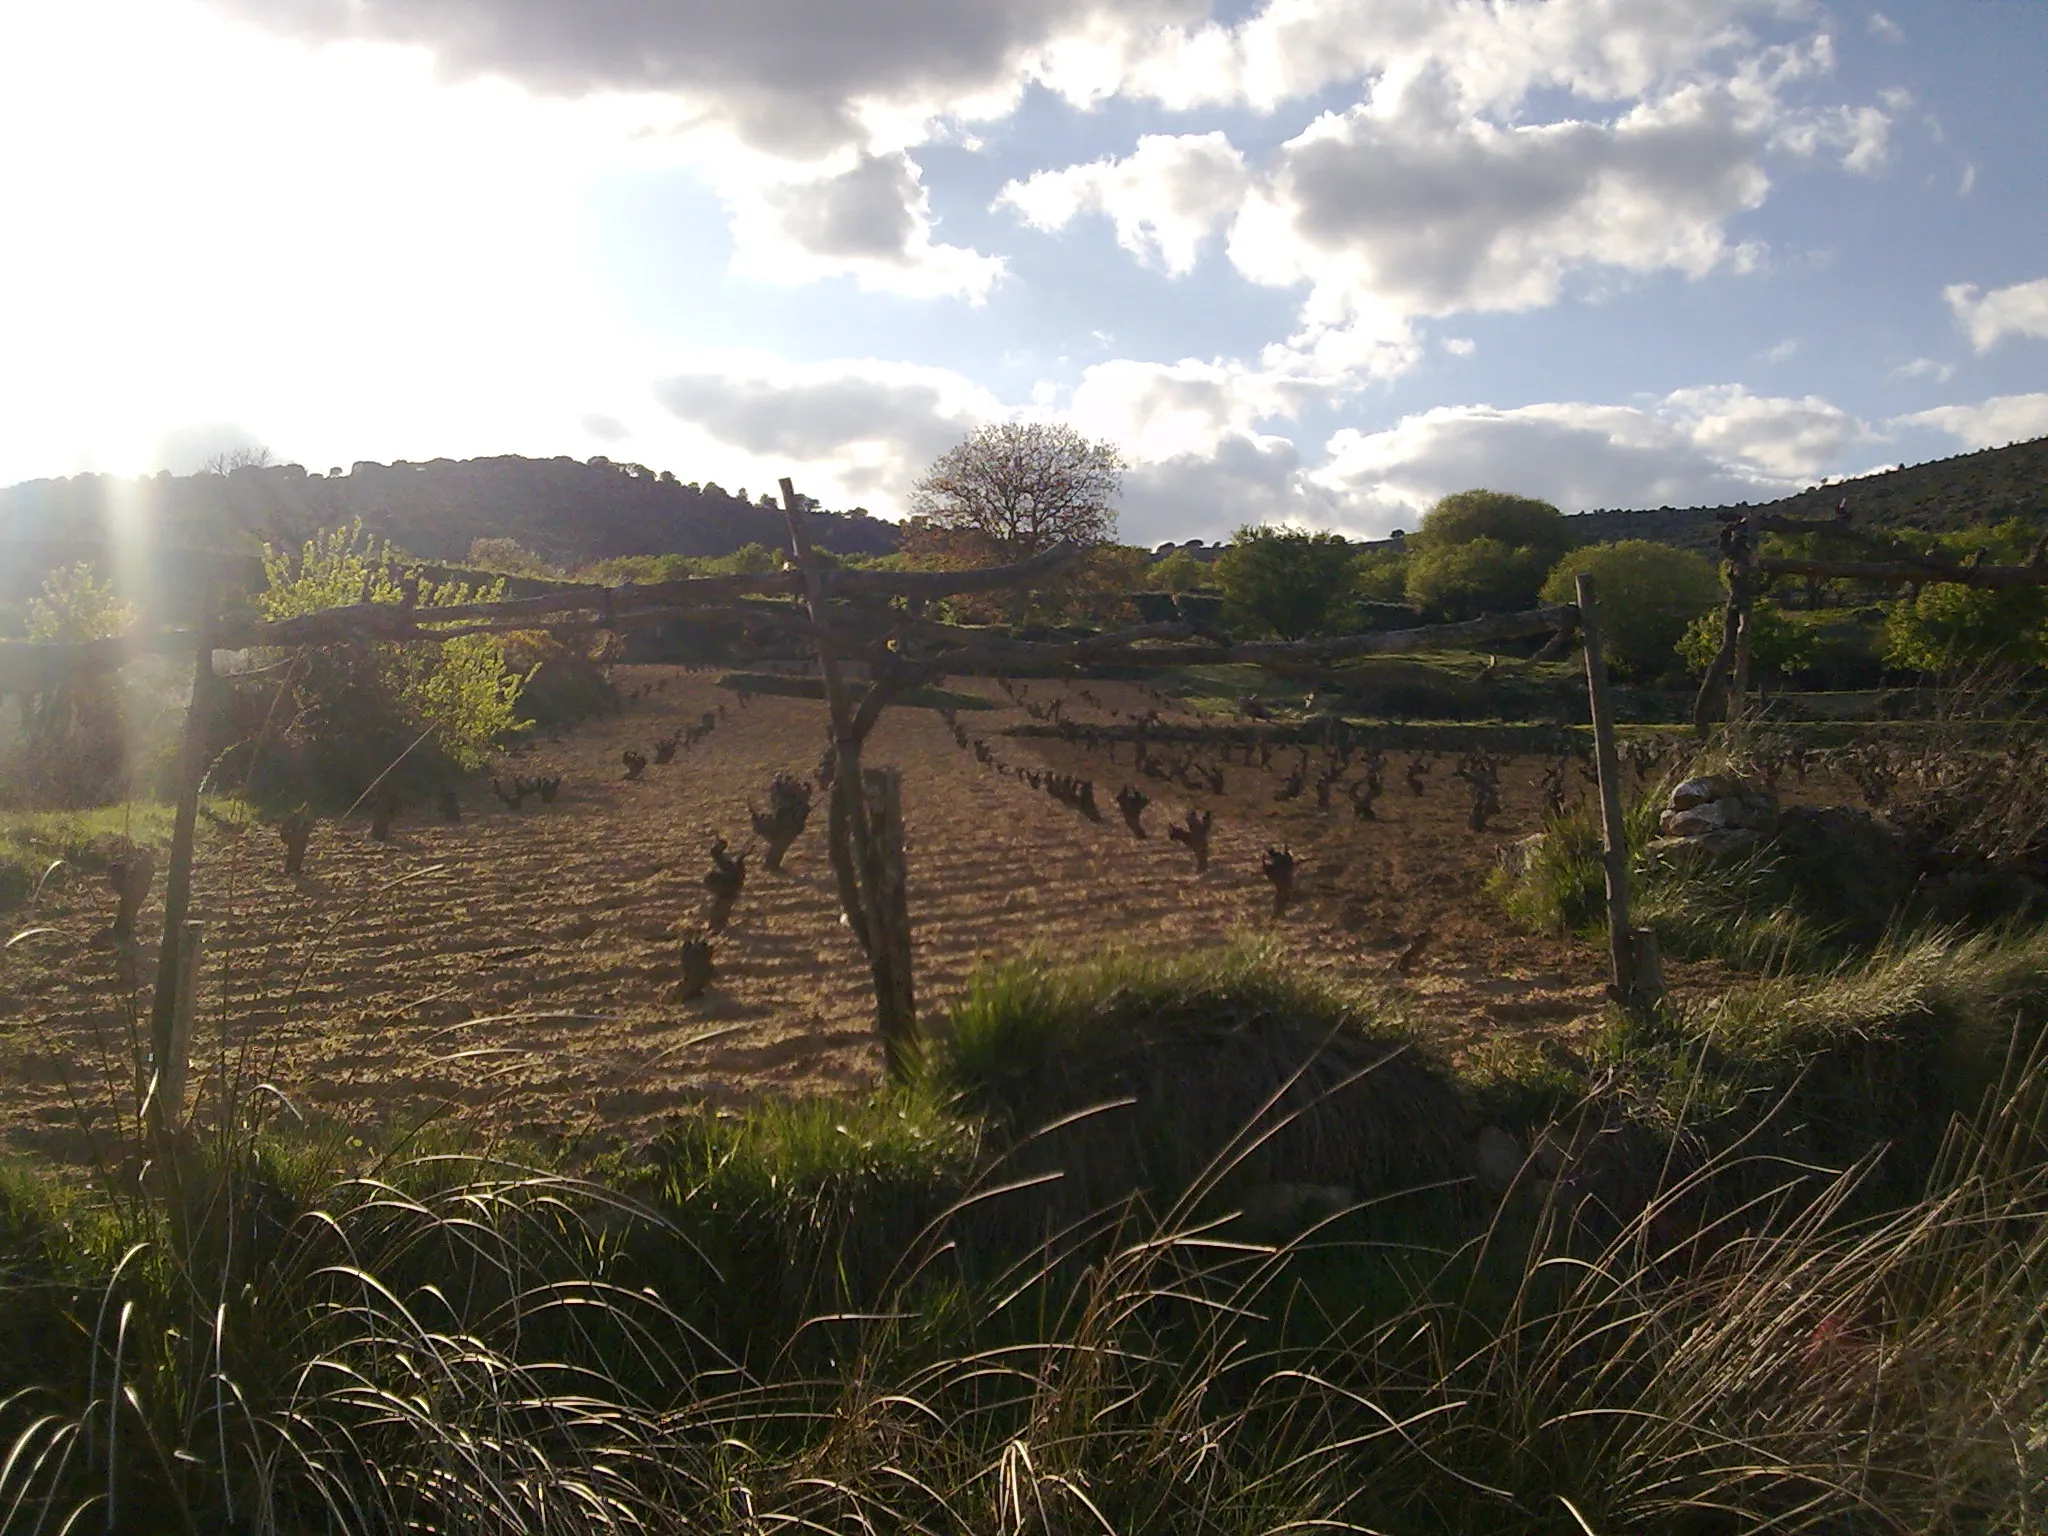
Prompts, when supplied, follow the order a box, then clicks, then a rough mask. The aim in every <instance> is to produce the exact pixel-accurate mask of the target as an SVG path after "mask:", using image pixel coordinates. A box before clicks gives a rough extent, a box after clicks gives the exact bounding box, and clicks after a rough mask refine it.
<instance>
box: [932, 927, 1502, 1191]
mask: <svg viewBox="0 0 2048 1536" xmlns="http://www.w3.org/2000/svg"><path fill="white" fill-rule="evenodd" d="M929 1086H930V1087H931V1089H932V1090H933V1091H935V1092H936V1093H938V1094H940V1095H942V1096H946V1097H949V1098H951V1099H952V1100H953V1101H954V1102H956V1103H958V1104H959V1105H960V1106H962V1107H963V1108H964V1109H966V1110H967V1111H968V1112H970V1113H973V1114H976V1115H979V1116H982V1117H985V1118H986V1119H987V1120H988V1121H989V1122H990V1123H991V1125H993V1126H995V1127H997V1128H999V1130H1000V1133H1001V1134H1002V1135H1003V1136H1004V1137H1005V1139H1006V1140H1007V1141H1008V1143H1009V1145H1010V1146H1011V1148H1012V1153H1011V1156H1012V1158H1013V1160H1015V1161H1017V1162H1018V1163H1019V1164H1020V1165H1021V1166H1024V1167H1032V1168H1035V1167H1039V1166H1045V1167H1055V1166H1056V1167H1058V1168H1059V1169H1060V1170H1061V1171H1062V1175H1063V1181H1064V1182H1065V1183H1066V1185H1067V1187H1068V1190H1069V1198H1070V1199H1072V1200H1074V1201H1076V1202H1078V1203H1080V1204H1081V1205H1084V1206H1087V1207H1089V1208H1094V1207H1097V1206H1101V1205H1104V1204H1108V1203H1113V1202H1115V1201H1118V1200H1122V1199H1124V1198H1127V1197H1128V1196H1130V1195H1132V1194H1143V1195H1146V1196H1149V1197H1153V1198H1157V1199H1162V1200H1164V1201H1166V1202H1171V1201H1173V1200H1176V1199H1178V1198H1179V1197H1180V1196H1181V1195H1182V1194H1184V1193H1185V1192H1186V1191H1188V1190H1190V1189H1192V1188H1194V1187H1195V1186H1196V1185H1197V1184H1198V1183H1200V1182H1201V1181H1202V1180H1203V1179H1204V1178H1205V1177H1206V1176H1212V1175H1214V1174H1216V1173H1218V1172H1219V1171H1221V1170H1222V1169H1224V1168H1225V1167H1226V1166H1227V1168H1228V1172H1229V1180H1228V1182H1230V1183H1232V1184H1234V1185H1235V1186H1237V1187H1243V1186H1245V1185H1248V1184H1249V1185H1256V1184H1259V1183H1290V1184H1310V1185H1323V1186H1332V1187H1342V1188H1344V1189H1348V1190H1351V1191H1354V1192H1356V1193H1357V1194H1360V1195H1377V1194H1386V1193H1390V1192H1393V1191H1397V1190H1403V1189H1410V1188H1415V1187H1418V1186H1426V1185H1434V1184H1438V1183H1441V1182H1442V1181H1444V1180H1446V1179H1454V1178H1457V1177H1459V1176H1461V1175H1462V1173H1463V1172H1464V1168H1465V1154H1464V1147H1465V1140H1464V1125H1463V1112H1462V1109H1461V1106H1460V1103H1459V1100H1458V1096H1457V1093H1456V1090H1455V1089H1454V1087H1453V1085H1452V1082H1451V1079H1450V1077H1449V1074H1448V1072H1447V1070H1446V1069H1445V1068H1443V1067H1442V1066H1441V1065H1439V1064H1438V1063H1437V1062H1436V1061H1435V1060H1433V1059H1432V1058H1431V1057H1430V1056H1429V1054H1428V1053H1427V1052H1426V1051H1425V1050H1424V1049H1423V1048H1422V1047H1421V1046H1420V1045H1419V1044H1418V1043H1417V1042H1416V1040H1415V1039H1414V1038H1413V1037H1412V1035H1410V1034H1409V1033H1408V1032H1407V1030H1406V1029H1405V1028H1404V1027H1403V1026H1401V1025H1399V1024H1398V1023H1397V1022H1395V1021H1394V1020H1393V1018H1392V1015H1391V1014H1390V1013H1389V1012H1388V1011H1386V1010H1385V1009H1384V1008H1382V1007H1380V1006H1378V1005H1377V1004H1376V1000H1375V999H1373V998H1371V997H1369V996H1366V995H1363V994H1356V993H1350V992H1346V991H1344V990H1342V989H1340V988H1337V987H1335V986H1332V985H1329V984H1327V983H1325V982H1323V981H1321V980H1318V979H1316V978H1314V977H1311V976H1307V975H1304V974H1303V973H1302V972H1301V971H1300V969H1299V968H1298V967H1293V966H1289V965H1288V964H1287V963H1286V962H1285V961H1284V960H1283V958H1282V956H1281V955H1280V954H1279V953H1278V951H1277V950H1273V949H1270V948H1266V947H1261V946H1259V945H1256V944H1242V945H1239V946H1236V947H1233V948H1230V949H1226V950H1223V951H1220V952H1217V953H1213V954H1203V955H1193V956H1181V957H1174V958H1161V957H1146V956H1137V955H1130V954H1115V953H1112V954H1109V955H1105V956H1102V957H1100V958H1097V959H1095V960H1092V961H1087V962H1083V963H1081V964H1076V965H1060V966H1055V965H1053V964H1051V963H1049V962H1048V961H1046V960H1045V959H1043V958H1026V959H1022V960H1018V961H1013V962H1010V963H1008V964H1004V965H999V966H994V967H990V968H987V969H984V970H983V971H981V972H980V973H979V974H978V975H976V977H975V978H974V979H973V981H972V983H971V984H970V986H969V988H968V992H967V995H966V997H965V998H964V999H962V1000H961V1002H960V1003H958V1004H957V1005H956V1006H955V1007H954V1009H953V1010H952V1012H951V1014H950V1015H949V1017H948V1020H947V1026H946V1031H945V1035H944V1039H943V1043H942V1044H941V1045H940V1046H939V1048H938V1049H937V1051H936V1053H935V1055H934V1058H933V1061H932V1063H931V1064H930V1068H929Z"/></svg>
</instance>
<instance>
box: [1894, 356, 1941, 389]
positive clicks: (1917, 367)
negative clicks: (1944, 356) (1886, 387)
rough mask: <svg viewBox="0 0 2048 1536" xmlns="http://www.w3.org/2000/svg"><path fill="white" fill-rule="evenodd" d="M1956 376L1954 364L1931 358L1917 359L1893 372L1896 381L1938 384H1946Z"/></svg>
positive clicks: (1902, 364)
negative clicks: (1932, 382) (1930, 380)
mask: <svg viewBox="0 0 2048 1536" xmlns="http://www.w3.org/2000/svg"><path fill="white" fill-rule="evenodd" d="M1955 374H1956V365H1955V364H1954V363H1941V362H1936V361H1935V360H1934V359H1933V358H1931V357H1916V358H1914V359H1913V360H1912V361H1911V362H1909V363H1901V364H1899V366H1898V367H1896V368H1894V369H1893V370H1892V377H1893V378H1895V379H1932V380H1934V382H1935V383H1937V384H1946V383H1947V382H1948V381H1949V380H1950V379H1952V378H1954V377H1955Z"/></svg>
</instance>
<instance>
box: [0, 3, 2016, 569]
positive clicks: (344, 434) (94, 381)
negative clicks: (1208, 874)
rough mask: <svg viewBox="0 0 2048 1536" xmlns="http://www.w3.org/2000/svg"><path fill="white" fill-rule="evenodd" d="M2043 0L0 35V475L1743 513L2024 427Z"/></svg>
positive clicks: (20, 14) (190, 9)
mask: <svg viewBox="0 0 2048 1536" xmlns="http://www.w3.org/2000/svg"><path fill="white" fill-rule="evenodd" d="M2044 194H2048V3H2043V0H1916V3H1906V0H1886V3H1885V4H1883V5H1882V6H1881V7H1873V6H1870V5H1866V4H1861V3H1855V4H1851V3H1821V0H1491V3H1476V0H1475V3H1458V0H1249V3H1233V4H1230V5H1227V6H1220V7H1218V6H1211V5H1208V4H1205V3H1204V0H1114V3H1111V0H872V3H863V4H844V3H842V4H826V3H822V0H755V3H753V4H751V5H749V6H740V7H735V6H732V5H730V4H727V3H724V0H666V3H655V4H648V3H643V0H582V3H579V4H578V5H575V6H563V5H560V4H557V3H555V0H62V3H61V4H58V3H47V4H44V5H41V6H38V5H36V4H33V3H28V0H24V3H23V4H21V5H18V6H14V7H10V8H8V9H7V11H6V12H5V13H4V14H0V208H4V209H5V211H6V218H7V222H8V226H9V228H10V230H11V231H13V232H14V237H13V238H11V239H10V240H9V241H7V242H5V243H4V244H0V345H4V348H5V353H6V355H7V357H8V360H9V361H8V366H7V368H6V370H5V374H4V377H0V392H4V395H5V398H4V399H0V410H4V411H5V412H6V418H7V419H8V420H9V421H10V423H12V430H10V431H9V432H8V433H6V434H0V482H4V481H13V480H19V479H24V478H30V477H35V476H42V475H53V474H65V473H72V472H76V471H79V470H82V469H103V470H120V471H137V470H154V469H157V468H163V467H169V468H172V469H178V470H183V469H189V468H191V467H193V466H194V465H195V464H196V463H197V462H198V461H199V460H200V459H203V458H204V457H205V456H206V454H207V453H209V452H211V451H213V450H215V449H217V448H220V447H224V446H233V445H237V444H256V443H260V444H262V445H265V446H267V447H269V448H270V449H271V450H272V451H273V452H275V453H276V454H277V455H278V456H279V457H280V458H283V459H285V460H289V461H296V462H301V463H304V464H306V465H307V466H308V467H309V468H311V469H314V470H315V471H319V470H323V469H325V468H326V467H328V466H329V465H335V466H345V465H347V464H349V463H351V462H353V461H356V460H363V459H371V460H390V459H394V458H412V459H420V458H428V457H435V456H442V455H445V456H451V457H462V456H468V455H472V454H481V453H530V454H541V455H546V454H558V453H567V454H571V455H574V456H576V457H579V458H582V457H589V456H591V455H594V454H600V453H601V454H605V455H607V456H609V457H611V458H614V459H618V460H621V461H631V462H638V463H642V464H646V465H649V466H651V467H655V468H662V469H673V470H674V471H676V472H677V473H678V474H679V475H681V476H682V477H683V478H685V479H700V480H705V479H716V480H718V481H720V482H721V483H723V484H725V485H726V486H728V487H737V486H742V485H744V486H747V487H749V488H752V489H765V488H767V487H768V486H770V485H772V483H773V482H774V480H775V478H776V477H777V476H779V475H782V474H791V475H793V476H794V477H795V478H796V480H797V482H798V484H799V485H800V486H802V487H803V488H805V489H807V490H810V491H812V492H813V493H814V494H818V495H820V496H822V497H823V498H824V499H825V500H826V501H827V503H828V504H832V505H841V506H845V505H851V504H854V503H860V504H864V505H867V506H869V507H871V508H873V509H874V510H877V511H880V512H884V513H890V512H894V511H895V510H897V509H899V508H900V507H901V506H902V504H903V501H904V498H905V496H906V494H907V492H908V488H909V486H910V484H911V483H912V482H913V481H914V480H915V478H916V476H917V474H918V472H919V471H920V470H921V469H922V468H923V466H924V465H925V464H926V463H928V462H929V461H930V459H931V458H932V457H934V456H935V455H936V454H937V453H938V452H940V451H942V450H943V449H944V448H945V447H947V446H949V445H950V444H951V443H952V442H954V441H957V440H958V439H959V438H960V437H961V436H962V435H964V434H965V433H966V432H967V431H969V430H971V429H972V427H973V426H974V425H976V424H977V423H979V422H983V421H989V420H995V419H1002V418H1011V417H1020V416H1021V417H1039V418H1057V419H1063V420H1067V421H1070V422H1072V423H1073V424H1074V425H1075V426H1077V427H1079V428H1080V429H1081V430H1083V431H1085V432H1088V433H1090V434H1091V435H1094V436H1100V437H1106V438H1109V439H1111V440H1113V441H1115V442H1116V443H1117V444H1118V445H1119V446H1120V447H1121V448H1122V450H1123V451H1124V454H1125V456H1126V459H1127V461H1128V463H1129V466H1130V468H1129V473H1128V475H1127V478H1126V490H1125V497H1124V502H1123V528H1124V532H1125V535H1126V537H1129V538H1131V539H1133V540H1136V541H1140V542H1148V543H1149V542H1154V541H1157V540H1159V539H1163V538H1167V537H1191V536H1209V537H1214V536H1217V535H1221V534H1227V533H1228V531H1229V530H1230V529H1231V528H1233V527H1235V526H1237V525H1239V524H1241V523H1244V522H1250V521H1266V520H1285V521H1290V522H1294V523H1298V524H1303V525H1309V526H1321V527H1334V528H1340V529H1343V530H1345V531H1347V532H1351V533H1354V534H1368V535H1369V534H1378V533H1382V532H1384V531H1386V530H1387V529H1389V528H1391V527H1396V526H1412V525H1413V522H1414V520H1415V519H1416V518H1417V517H1418V516H1419V514H1420V510H1421V508H1422V507H1424V506H1426V505H1427V504H1428V502H1429V501H1430V500H1431V499H1433V498H1434V497H1435V496H1436V495H1440V494H1443V493H1444V492H1446V491H1449V490H1454V489H1458V488H1461V487H1463V486H1466V485H1474V484H1486V485H1495V486H1499V487H1501V488H1505V489H1514V490H1521V491H1527V492H1531V493H1535V494H1541V495H1547V496H1550V497H1553V498H1554V499H1556V500H1558V501H1559V502H1560V503H1561V504H1563V505H1565V506H1567V507H1568V508H1573V509H1577V508H1581V507H1591V506H1614V505H1652V506H1654V505H1658V504H1662V503H1667V502H1669V503H1689V502H1698V501H1708V502H1717V501H1728V500H1744V499H1746V500H1762V499H1768V498H1770V497H1772V496H1776V495H1779V494H1783V493H1784V492H1785V491H1787V490H1790V489H1795V488H1797V487H1798V486H1800V485H1803V484H1810V483H1813V482H1814V481H1816V480H1819V479H1822V478H1824V477H1826V476H1830V475H1838V474H1849V473H1856V472H1858V471H1861V470H1865V469H1869V468H1872V467H1875V466H1878V465H1883V464H1890V463H1895V462H1900V461H1918V460H1922V459H1927V458H1932V457H1938V456H1941V455H1944V454H1948V453H1953V452H1957V451H1960V450H1963V449H1966V448H1975V447H1982V446H1988V445H1992V444H1996V443H2002V442H2007V441H2013V440H2017V439H2023V438H2028V437H2034V436H2039V435H2042V434H2044V433H2048V195H2044Z"/></svg>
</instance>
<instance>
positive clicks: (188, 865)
mask: <svg viewBox="0 0 2048 1536" xmlns="http://www.w3.org/2000/svg"><path fill="white" fill-rule="evenodd" d="M212 693H213V602H212V599H211V597H210V596H209V598H208V600H207V603H206V605H205V607H204V609H203V610H202V611H201V614H200V620H199V646H198V654H197V656H196V657H195V658H194V660H193V665H192V703H191V706H190V707H189V708H188V709H187V710H186V711H185V741H184V748H183V751H182V753H181V755H180V759H179V764H178V811H177V819H176V821H175V822H174V823H173V825H172V828H171V867H170V872H169V874H167V875H166V876H165V878H164V932H163V940H162V942H161V944H160V945H159V946H158V948H157V962H156V991H155V993H154V995H153V996H152V997H151V999H150V1010H149V1059H150V1063H151V1067H152V1082H151V1085H150V1089H149V1093H148V1097H147V1099H146V1101H145V1102H146V1105H147V1109H148V1113H147V1116H146V1119H147V1122H148V1124H147V1129H148V1131H149V1133H150V1135H151V1137H152V1139H153V1140H155V1141H156V1142H157V1144H158V1146H159V1148H160V1149H168V1147H169V1143H170V1131H171V1130H172V1128H173V1127H174V1126H175V1125H176V1123H177V1110H176V1109H173V1108H171V1107H170V1106H169V1103H168V1099H167V1097H166V1088H167V1084H166V1080H165V1074H166V1071H167V1070H168V1065H169V1063H170V1061H171V1059H172V1057H173V1055H174V1054H175V1053H176V1034H177V1020H178V992H179V987H178V980H179V977H180V976H181V975H182V974H183V970H184V962H183V960H182V959H181V952H182V950H183V947H184V942H185V918H186V914H187V913H188V912H189V911H190V910H191V905H192V850H193V844H194V842H195V841H196V840H197V834H198V827H199V787H200V784H201V782H202V781H203V780H204V779H205V777H206V762H207V754H206V714H207V706H208V704H209V703H210V702H211V698H212ZM181 1107H182V1106H181Z"/></svg>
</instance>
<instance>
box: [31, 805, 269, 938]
mask: <svg viewBox="0 0 2048 1536" xmlns="http://www.w3.org/2000/svg"><path fill="white" fill-rule="evenodd" d="M208 808H209V809H210V810H212V811H213V812H214V814H215V815H216V816H220V817H224V818H231V817H234V816H235V815H237V814H238V813H239V808H238V807H236V806H234V805H233V804H232V803H230V802H225V801H213V802H210V804H209V807H208ZM176 815H177V808H176V807H175V806H171V805H167V804H162V803H159V802H157V801H153V800H130V801H127V802H125V803H123V804H121V805H109V806H103V807H100V808H99V809H97V810H83V811H31V812H17V813H15V814H12V815H8V816H5V817H0V911H5V910H7V909H8V908H10V907H16V906H21V905H23V904H24V903H26V902H28V901H29V900H30V899H32V898H33V897H34V895H35V894H36V892H37V891H38V890H40V889H41V888H42V886H43V884H44V882H45V880H46V879H55V878H59V877H61V876H62V875H63V874H64V873H65V872H66V871H69V872H70V873H72V874H73V875H78V874H86V875H97V874H101V873H103V872H104V871H105V870H106V868H107V865H108V863H109V862H110V861H111V860H112V859H114V858H115V857H117V856H118V855H120V854H121V853H123V852H125V851H126V850H127V849H129V848H131V847H134V848H155V849H159V850H161V849H164V848H168V847H169V846H170V842H171V823H172V822H173V820H174V819H175V818H176Z"/></svg>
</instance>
